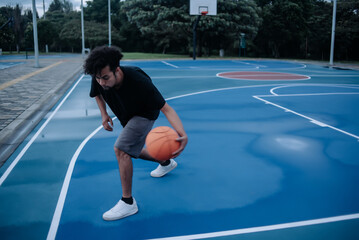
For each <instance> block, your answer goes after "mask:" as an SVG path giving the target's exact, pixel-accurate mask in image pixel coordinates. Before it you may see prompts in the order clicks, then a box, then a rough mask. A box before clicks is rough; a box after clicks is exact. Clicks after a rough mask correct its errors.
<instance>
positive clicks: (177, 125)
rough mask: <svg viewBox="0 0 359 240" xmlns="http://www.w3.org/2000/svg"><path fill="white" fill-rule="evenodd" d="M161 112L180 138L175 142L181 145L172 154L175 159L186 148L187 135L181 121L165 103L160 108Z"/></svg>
mask: <svg viewBox="0 0 359 240" xmlns="http://www.w3.org/2000/svg"><path fill="white" fill-rule="evenodd" d="M161 112H162V113H163V114H164V115H165V116H166V118H167V120H168V121H169V123H170V124H171V125H172V127H173V128H174V129H175V130H176V132H177V133H178V135H179V136H180V137H179V138H177V141H179V142H180V143H181V145H180V148H179V149H178V150H177V151H176V152H174V153H173V155H174V156H173V157H177V156H178V155H179V154H180V153H181V152H182V151H183V150H184V148H185V147H186V145H187V142H188V137H187V134H186V132H185V130H184V128H183V125H182V122H181V119H180V118H179V117H178V115H177V113H176V111H175V110H174V109H173V108H172V107H171V106H170V105H168V103H166V104H165V105H164V106H163V107H162V108H161Z"/></svg>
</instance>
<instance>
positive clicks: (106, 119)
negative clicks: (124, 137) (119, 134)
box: [102, 115, 113, 132]
mask: <svg viewBox="0 0 359 240" xmlns="http://www.w3.org/2000/svg"><path fill="white" fill-rule="evenodd" d="M109 123H110V124H109ZM102 126H103V128H104V129H105V130H107V131H110V132H112V130H113V122H112V118H111V117H110V116H109V115H107V116H104V117H102Z"/></svg>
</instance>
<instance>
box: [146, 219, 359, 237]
mask: <svg viewBox="0 0 359 240" xmlns="http://www.w3.org/2000/svg"><path fill="white" fill-rule="evenodd" d="M358 218H359V213H355V214H350V215H342V216H336V217H328V218H319V219H313V220H307V221H299V222H291V223H283V224H276V225H269V226H261V227H252V228H243V229H236V230H230V231H222V232H212V233H203V234H194V235H186V236H177V237H167V238H154V239H149V240H188V239H204V238H214V237H225V236H233V235H241V234H247V233H258V232H264V231H273V230H281V229H288V228H296V227H305V226H312V225H317V224H324V223H332V222H339V221H346V220H353V219H358Z"/></svg>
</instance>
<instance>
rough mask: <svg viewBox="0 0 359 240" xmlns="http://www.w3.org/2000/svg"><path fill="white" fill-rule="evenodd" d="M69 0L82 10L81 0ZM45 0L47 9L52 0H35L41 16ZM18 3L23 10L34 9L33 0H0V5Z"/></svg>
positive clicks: (74, 6)
mask: <svg viewBox="0 0 359 240" xmlns="http://www.w3.org/2000/svg"><path fill="white" fill-rule="evenodd" d="M69 1H70V2H71V3H72V5H73V8H74V10H80V8H81V7H80V6H81V0H69ZM87 1H89V0H83V4H84V6H86V2H87ZM43 2H45V11H47V9H48V8H49V5H50V3H51V2H52V0H35V3H36V10H37V13H38V14H39V16H40V17H41V16H42V15H43V14H44V10H43ZM16 4H20V5H21V6H22V10H26V9H32V0H0V7H3V6H11V7H14V6H16Z"/></svg>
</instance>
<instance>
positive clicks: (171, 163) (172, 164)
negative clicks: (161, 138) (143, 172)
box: [140, 148, 177, 177]
mask: <svg viewBox="0 0 359 240" xmlns="http://www.w3.org/2000/svg"><path fill="white" fill-rule="evenodd" d="M140 158H141V159H144V160H148V161H152V162H157V163H159V164H160V165H158V167H157V168H156V169H155V170H153V171H152V172H151V176H152V177H163V176H164V175H166V174H167V173H169V172H170V171H172V170H173V169H175V168H176V167H177V163H176V161H175V160H173V159H169V160H167V161H164V162H163V161H158V160H156V159H154V158H153V157H151V155H150V154H149V153H148V151H147V150H146V148H143V149H142V151H141V154H140Z"/></svg>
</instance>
